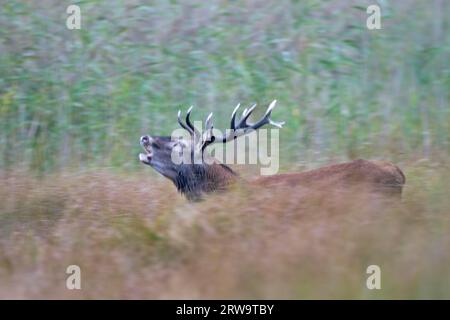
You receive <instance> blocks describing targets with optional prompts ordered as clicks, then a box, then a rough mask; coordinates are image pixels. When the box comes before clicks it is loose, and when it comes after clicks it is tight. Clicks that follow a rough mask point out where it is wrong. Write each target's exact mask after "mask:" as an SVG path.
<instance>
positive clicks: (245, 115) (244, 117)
mask: <svg viewBox="0 0 450 320" xmlns="http://www.w3.org/2000/svg"><path fill="white" fill-rule="evenodd" d="M255 108H256V103H255V104H254V105H252V106H251V107H250V109H245V110H244V112H243V113H242V118H241V120H240V121H239V124H238V126H237V128H236V129H243V128H245V127H248V126H247V120H248V118H249V117H250V115H251V114H252V112H253V110H255Z"/></svg>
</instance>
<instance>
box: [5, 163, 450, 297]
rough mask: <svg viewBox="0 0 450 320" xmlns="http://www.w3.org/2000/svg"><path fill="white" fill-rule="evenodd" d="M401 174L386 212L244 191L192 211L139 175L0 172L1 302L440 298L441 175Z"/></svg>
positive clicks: (426, 171) (432, 169) (444, 242)
mask: <svg viewBox="0 0 450 320" xmlns="http://www.w3.org/2000/svg"><path fill="white" fill-rule="evenodd" d="M405 169H406V170H405V173H406V175H407V177H408V179H409V183H408V185H407V187H406V188H405V192H404V197H403V201H402V202H396V203H387V204H380V203H379V202H371V201H370V200H369V199H368V198H365V197H362V198H356V197H355V195H354V193H351V192H348V193H341V192H340V193H339V194H335V195H328V196H326V197H325V196H324V195H323V193H321V192H320V190H318V191H317V192H316V191H315V190H314V189H310V190H309V193H308V197H305V196H301V190H295V191H293V190H283V189H278V190H266V189H252V188H247V187H245V186H243V187H240V188H238V189H237V190H234V191H230V192H229V193H227V194H226V195H217V196H212V197H210V198H208V199H207V200H206V201H204V202H201V203H189V202H187V201H185V200H184V199H183V198H181V197H180V196H179V195H178V194H176V192H175V188H173V187H172V186H171V185H170V183H169V182H167V181H165V180H163V179H154V180H153V181H152V183H149V180H148V178H143V177H141V176H140V175H138V174H131V175H130V174H126V175H125V174H117V173H116V174H112V173H110V172H107V171H97V172H95V171H87V172H84V173H82V174H80V172H76V173H69V172H66V173H59V174H53V175H49V176H47V177H46V178H44V179H35V178H33V177H31V176H30V175H28V174H23V173H22V174H21V173H20V172H15V173H9V174H3V175H2V181H4V183H2V184H1V185H0V198H1V199H4V200H3V201H1V202H0V211H1V212H2V223H1V224H0V279H1V286H0V298H58V299H59V298H91V299H93V298H289V299H304V298H332V299H334V298H352V299H361V298H368V299H378V298H391V299H392V298H394V299H397V298H402V299H416V298H450V282H449V281H450V270H449V268H448V266H449V264H450V251H449V250H448V248H449V247H450V220H449V210H448V209H449V208H450V202H449V201H450V200H449V197H448V186H449V184H448V181H449V178H450V176H449V172H450V170H449V169H450V168H449V167H448V166H447V167H444V168H442V167H441V168H439V167H436V166H435V164H433V163H430V162H421V163H416V164H414V165H410V166H408V167H407V168H405ZM73 264H75V265H78V266H80V268H81V287H82V289H81V290H67V289H66V278H67V277H68V275H67V274H66V273H65V272H66V268H67V267H68V266H69V265H73ZM373 264H374V265H378V266H380V268H381V290H369V289H367V287H366V279H367V277H368V276H369V275H368V274H367V273H366V269H367V267H368V266H369V265H373Z"/></svg>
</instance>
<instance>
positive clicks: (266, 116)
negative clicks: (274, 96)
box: [250, 100, 284, 130]
mask: <svg viewBox="0 0 450 320" xmlns="http://www.w3.org/2000/svg"><path fill="white" fill-rule="evenodd" d="M276 103H277V100H273V101H272V102H271V103H270V105H269V107H268V108H267V111H266V113H265V114H264V117H263V118H262V119H261V120H259V121H258V122H257V123H255V124H252V125H251V126H250V127H251V128H252V129H254V130H256V129H258V128H260V127H262V126H263V125H265V124H268V123H270V124H271V125H273V126H275V127H278V128H282V127H283V125H284V121H280V122H275V121H273V120H272V119H270V115H271V114H272V110H273V108H275V105H276Z"/></svg>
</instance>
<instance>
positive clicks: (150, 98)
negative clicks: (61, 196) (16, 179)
mask: <svg viewBox="0 0 450 320" xmlns="http://www.w3.org/2000/svg"><path fill="white" fill-rule="evenodd" d="M369 2H370V3H369ZM372 2H373V1H372ZM372 2H371V1H364V0H360V1H319V0H306V1H287V0H282V1H257V0H255V1H250V0H239V1H231V2H229V1H207V2H205V1H193V0H187V1H152V3H151V4H144V3H143V2H140V1H131V0H126V1H124V0H122V1H119V0H113V1H55V0H47V1H23V0H21V1H17V0H12V1H3V3H2V10H1V12H0V52H1V55H0V139H1V143H0V155H1V156H0V166H2V167H10V166H12V165H15V166H16V165H18V164H20V165H22V166H24V167H26V168H32V169H37V170H40V171H42V170H44V171H49V170H53V169H55V168H56V169H58V168H67V167H69V166H72V167H87V166H97V165H102V166H114V167H120V168H123V169H134V168H135V167H136V161H135V154H136V153H137V150H138V144H137V139H138V137H139V136H140V135H141V134H143V133H152V134H162V135H169V134H170V132H171V131H172V130H173V129H175V128H176V127H177V124H176V121H175V116H176V111H177V110H178V109H179V108H186V107H188V106H189V105H191V104H193V105H195V106H197V109H196V112H195V116H196V117H198V118H199V119H200V118H204V116H205V115H206V114H207V112H208V111H210V110H212V111H214V112H215V115H216V123H217V124H216V127H219V128H225V127H226V126H227V123H228V121H227V119H228V117H229V115H230V112H231V110H232V108H233V106H234V105H236V104H237V102H239V101H240V102H243V103H246V104H250V103H253V102H257V103H259V104H267V103H268V102H270V101H271V99H274V98H276V99H278V100H279V107H278V109H277V110H276V112H275V117H276V118H280V119H284V120H286V121H287V124H286V126H285V128H284V129H283V130H282V133H281V138H282V144H281V147H282V154H283V161H284V163H286V164H288V163H290V162H304V163H308V162H311V161H312V160H314V161H327V160H328V159H330V158H337V159H346V158H354V157H360V156H365V157H386V158H391V159H400V160H401V159H410V158H411V157H416V158H420V157H427V158H429V157H437V156H440V155H442V154H444V155H447V154H448V153H449V137H450V125H449V124H450V108H449V100H450V97H449V91H448V88H449V87H450V76H449V75H450V67H449V61H450V54H449V53H450V49H449V48H450V40H449V37H448V30H449V29H450V24H449V17H448V14H446V13H448V12H449V10H450V9H449V3H448V1H440V0H436V1H432V2H424V1H419V0H410V1H383V2H382V3H381V8H382V14H383V16H382V29H381V30H374V31H369V30H368V29H367V28H366V18H367V14H366V13H365V8H366V7H367V5H368V4H371V3H372ZM72 3H78V4H79V5H80V7H81V11H82V29H81V30H68V29H67V28H66V26H65V19H66V17H67V15H66V13H65V10H66V8H67V6H68V5H69V4H72Z"/></svg>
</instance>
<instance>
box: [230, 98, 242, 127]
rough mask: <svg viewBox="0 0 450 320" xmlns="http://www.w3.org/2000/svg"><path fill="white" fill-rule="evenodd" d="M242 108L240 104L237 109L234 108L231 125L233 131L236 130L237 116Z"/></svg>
mask: <svg viewBox="0 0 450 320" xmlns="http://www.w3.org/2000/svg"><path fill="white" fill-rule="evenodd" d="M240 106H241V104H240V103H238V104H237V106H236V108H234V110H233V113H232V114H231V125H230V128H231V129H232V130H234V129H235V128H236V114H237V111H238V109H239V107H240Z"/></svg>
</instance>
